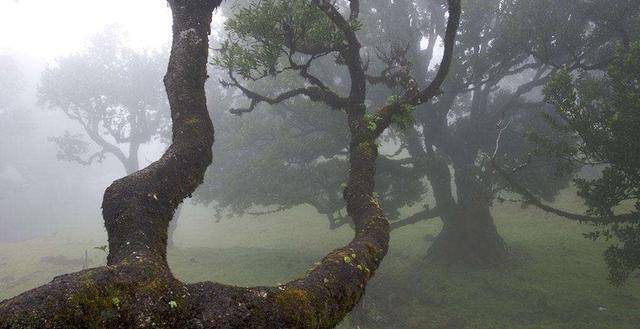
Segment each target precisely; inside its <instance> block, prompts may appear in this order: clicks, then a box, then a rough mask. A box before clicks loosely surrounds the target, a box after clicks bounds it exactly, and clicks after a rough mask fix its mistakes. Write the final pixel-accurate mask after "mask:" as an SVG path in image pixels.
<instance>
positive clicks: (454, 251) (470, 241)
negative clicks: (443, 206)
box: [427, 209, 510, 267]
mask: <svg viewBox="0 0 640 329" xmlns="http://www.w3.org/2000/svg"><path fill="white" fill-rule="evenodd" d="M467 213H468V212H467ZM509 258H510V253H509V249H508V248H507V244H506V243H505V242H504V239H502V237H501V236H500V234H498V230H497V229H496V226H495V224H494V223H493V217H491V214H490V213H489V211H488V209H485V210H483V211H478V212H475V214H474V215H469V214H466V215H458V216H456V217H452V218H449V220H446V219H445V224H444V226H443V228H442V231H441V232H440V234H439V235H438V236H437V237H436V239H435V241H434V242H433V244H432V245H431V247H430V248H429V250H428V252H427V259H428V260H430V261H432V262H435V263H439V264H444V265H463V266H464V265H466V266H480V267H484V266H490V265H496V264H501V263H504V262H506V261H507V260H509Z"/></svg>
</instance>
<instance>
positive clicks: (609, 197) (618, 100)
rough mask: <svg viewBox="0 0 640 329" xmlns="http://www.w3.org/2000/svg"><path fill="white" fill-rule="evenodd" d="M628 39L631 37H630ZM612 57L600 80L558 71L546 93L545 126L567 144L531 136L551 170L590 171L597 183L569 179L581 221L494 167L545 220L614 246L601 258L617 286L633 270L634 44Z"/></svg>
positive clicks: (638, 245) (638, 62)
mask: <svg viewBox="0 0 640 329" xmlns="http://www.w3.org/2000/svg"><path fill="white" fill-rule="evenodd" d="M630 38H631V37H630ZM623 45H624V46H623V47H621V48H620V49H619V50H618V52H617V53H616V55H615V57H614V58H613V60H612V61H611V63H610V65H609V66H608V69H607V70H606V74H605V75H602V74H601V73H600V72H597V73H595V74H591V73H588V72H586V71H582V72H580V74H577V75H572V74H570V72H569V71H567V70H561V71H560V72H558V73H557V74H556V75H555V76H554V77H553V79H552V80H551V81H550V82H549V83H548V84H547V85H546V87H545V90H544V91H545V100H546V101H547V102H548V103H549V104H551V105H553V107H554V108H555V114H556V116H554V117H551V116H549V117H548V123H549V125H550V126H551V127H553V128H555V129H556V130H557V131H559V132H560V133H562V134H566V135H569V137H570V138H567V139H566V140H568V141H570V142H564V143H557V142H556V140H554V139H552V138H549V137H548V136H546V135H544V134H541V133H540V132H539V131H534V132H533V133H532V134H531V138H532V139H533V140H534V141H535V142H536V143H537V144H538V145H539V150H538V153H539V154H543V155H546V156H548V157H551V158H553V159H555V160H556V164H557V166H556V168H557V170H558V171H566V170H571V169H572V168H582V167H584V166H597V167H600V168H602V172H601V174H600V175H598V176H597V177H596V178H583V177H578V178H576V179H575V180H574V182H575V185H576V187H577V190H578V191H577V193H578V195H579V196H580V197H581V198H582V199H584V201H585V203H586V205H587V207H588V209H587V212H586V214H585V215H582V214H574V213H570V212H567V211H564V210H560V209H556V208H553V207H552V206H549V205H547V204H545V203H543V202H542V201H541V200H539V199H537V198H536V196H535V195H534V194H533V193H531V192H530V191H529V190H528V189H527V188H526V187H525V186H522V185H521V184H519V183H518V182H517V180H516V179H514V178H513V177H512V176H513V175H512V174H511V173H510V172H509V171H507V170H505V169H503V168H500V167H498V170H500V171H501V172H502V174H503V175H504V177H506V178H507V179H508V180H510V182H511V183H512V184H513V187H514V190H516V191H517V192H519V193H521V194H522V195H523V196H524V198H525V199H524V201H525V202H526V203H528V204H533V205H535V206H537V207H539V208H541V209H543V210H546V211H549V212H551V213H554V214H557V215H560V216H563V217H566V218H569V219H573V220H578V221H581V222H586V223H591V224H593V225H595V226H596V230H595V231H594V232H592V233H590V234H587V237H589V238H592V239H594V240H596V239H598V238H601V237H604V238H606V239H607V240H608V239H615V241H617V242H618V243H616V244H613V245H611V246H610V247H609V248H608V249H607V250H606V252H605V259H606V261H607V264H608V265H609V269H610V272H609V278H610V280H611V282H612V283H614V284H622V283H623V282H625V280H626V279H627V278H628V277H629V275H631V274H632V273H633V272H634V271H637V270H638V269H640V213H639V211H640V132H639V130H638V127H640V81H639V80H638V79H639V78H640V42H633V39H631V41H629V43H627V42H626V41H625V40H623Z"/></svg>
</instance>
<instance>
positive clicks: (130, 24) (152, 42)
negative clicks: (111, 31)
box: [0, 0, 171, 61]
mask: <svg viewBox="0 0 640 329" xmlns="http://www.w3.org/2000/svg"><path fill="white" fill-rule="evenodd" d="M109 24H119V25H121V26H123V27H124V30H126V31H128V33H129V39H130V42H131V45H132V46H133V47H135V48H157V47H161V46H162V45H165V44H168V42H169V40H170V33H171V12H170V10H169V8H168V7H167V2H166V1H165V0H0V52H4V51H11V52H20V53H23V54H29V55H31V56H34V57H41V58H42V59H45V60H47V61H50V60H52V59H54V58H56V57H59V56H60V55H63V54H66V53H69V52H72V51H75V50H79V49H82V47H83V46H84V45H86V42H87V38H88V37H89V36H91V35H92V34H95V33H98V32H100V31H101V30H102V29H103V28H104V27H105V26H106V25H109Z"/></svg>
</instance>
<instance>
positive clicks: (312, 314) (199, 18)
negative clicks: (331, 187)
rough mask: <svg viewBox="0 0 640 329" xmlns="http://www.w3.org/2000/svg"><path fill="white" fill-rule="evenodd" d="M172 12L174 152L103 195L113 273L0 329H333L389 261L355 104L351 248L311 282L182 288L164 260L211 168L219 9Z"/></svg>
mask: <svg viewBox="0 0 640 329" xmlns="http://www.w3.org/2000/svg"><path fill="white" fill-rule="evenodd" d="M168 2H169V5H170V7H171V9H172V13H173V45H172V49H171V57H170V60H169V66H168V70H167V75H166V76H165V86H166V89H167V94H168V97H169V103H170V105H171V116H172V120H173V143H172V145H171V146H170V147H169V148H168V150H167V151H166V152H165V154H164V155H163V156H162V158H161V159H160V160H158V161H156V162H154V163H152V164H151V165H149V166H148V167H147V168H144V169H142V170H140V171H137V172H135V173H133V174H131V175H128V176H126V177H124V178H122V179H120V180H117V181H115V182H114V183H113V184H112V185H111V186H110V187H109V188H107V190H106V192H105V194H104V200H103V217H104V222H105V227H106V229H107V233H108V237H109V256H108V258H107V266H104V267H100V268H94V269H88V270H84V271H81V272H77V273H73V274H67V275H62V276H60V277H57V278H55V279H54V280H53V281H52V282H51V283H49V284H46V285H44V286H41V287H39V288H36V289H33V290H31V291H28V292H25V293H23V294H21V295H19V296H17V297H14V298H12V299H9V300H5V301H3V302H1V303H0V328H153V327H155V328H274V329H275V328H332V327H334V326H335V325H337V324H338V323H339V322H340V321H341V320H342V319H343V318H344V316H345V315H346V314H347V313H348V312H349V311H350V310H351V309H352V308H353V307H354V306H355V305H356V303H357V302H358V300H359V299H360V297H361V296H362V294H363V293H364V288H365V286H366V284H367V282H368V280H369V279H370V278H371V277H372V276H373V274H374V272H375V270H376V269H377V267H378V266H379V264H380V262H381V261H382V258H383V257H384V255H385V254H386V252H387V248H388V241H389V225H388V222H387V220H386V218H385V217H384V212H383V211H382V209H381V208H380V207H379V204H378V201H377V199H376V198H375V197H374V192H373V191H374V189H373V188H374V175H375V160H376V157H377V154H378V150H377V146H376V144H375V137H374V136H371V134H369V132H368V129H367V124H366V122H365V120H364V109H365V107H364V105H363V104H358V105H356V109H355V110H353V111H350V112H349V113H350V114H349V124H350V128H351V131H352V142H351V149H350V160H351V171H350V177H349V184H348V187H347V189H346V191H345V194H344V197H345V200H346V202H347V209H348V213H349V215H350V216H351V217H352V219H353V221H354V224H355V228H356V236H355V238H354V239H353V241H351V242H350V243H349V244H348V245H347V246H345V247H343V248H340V249H337V250H334V251H333V252H331V253H330V254H329V255H327V256H326V257H325V258H324V259H323V260H322V261H321V262H320V263H319V264H318V265H317V266H316V267H314V268H313V269H311V271H310V272H309V274H308V275H307V276H306V277H304V278H301V279H298V280H294V281H291V282H289V283H287V284H284V285H281V286H278V287H255V288H242V287H233V286H225V285H221V284H217V283H212V282H203V283H197V284H183V283H181V282H180V281H178V280H177V279H175V278H174V277H173V275H172V274H171V271H170V269H169V266H168V264H167V260H166V243H167V228H168V225H169V221H170V220H171V218H172V216H173V214H174V210H175V209H176V207H178V205H179V204H180V203H181V202H182V201H183V200H184V199H185V198H186V197H188V196H189V195H190V194H191V193H192V192H193V191H194V190H195V188H196V187H197V186H198V185H199V184H200V183H201V182H202V180H203V176H204V172H205V170H206V168H207V167H208V166H209V164H210V163H211V160H212V145H213V126H212V123H211V120H210V118H209V115H208V112H207V108H206V101H205V92H204V83H205V80H206V78H207V72H206V63H207V57H208V35H209V33H210V23H211V17H212V12H213V10H214V9H215V8H216V7H217V6H218V5H219V4H220V2H221V0H169V1H168ZM359 93H360V91H359V90H358V91H356V92H355V94H356V96H358V95H359Z"/></svg>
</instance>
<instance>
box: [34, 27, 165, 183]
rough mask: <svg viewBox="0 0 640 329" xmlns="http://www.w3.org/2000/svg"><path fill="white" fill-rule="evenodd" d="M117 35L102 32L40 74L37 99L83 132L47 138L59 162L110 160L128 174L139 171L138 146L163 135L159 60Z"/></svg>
mask: <svg viewBox="0 0 640 329" xmlns="http://www.w3.org/2000/svg"><path fill="white" fill-rule="evenodd" d="M122 33H123V32H122V31H121V30H119V29H118V28H115V27H111V28H108V29H107V30H105V31H104V32H103V33H102V34H99V35H96V36H94V37H93V38H92V39H91V44H90V45H89V47H88V48H87V49H86V50H85V51H83V52H81V53H78V54H73V55H70V56H68V57H64V58H60V59H58V61H57V62H56V64H55V65H53V66H51V67H49V68H48V69H46V70H45V72H44V73H43V75H42V79H41V82H40V87H39V90H38V97H39V102H40V103H42V104H44V105H46V106H49V107H51V108H54V109H56V110H60V111H62V112H63V113H64V114H65V115H66V116H67V117H68V118H69V119H71V120H73V121H75V122H76V123H78V124H79V126H80V128H81V129H82V130H83V132H84V133H83V134H74V133H70V132H69V131H67V132H65V134H64V135H62V136H59V137H52V138H51V140H52V141H53V142H54V143H55V144H56V145H57V146H58V157H59V158H60V159H61V160H65V161H72V162H77V163H80V164H83V165H91V164H92V163H95V162H101V161H103V160H104V159H105V158H106V157H107V156H113V157H115V158H116V159H117V160H118V161H119V162H120V163H121V164H122V165H123V167H124V169H125V172H126V173H127V174H130V173H132V172H135V171H137V170H138V169H140V160H139V158H138V152H139V149H140V146H141V145H143V144H145V143H148V142H151V141H153V140H157V139H160V138H161V137H162V132H163V131H167V129H168V124H169V118H168V114H169V110H168V103H167V101H166V97H165V96H164V95H163V88H162V84H161V83H160V82H161V81H162V79H161V78H162V74H163V73H162V72H163V70H164V67H165V62H164V59H163V56H161V55H160V54H146V53H141V52H136V51H134V50H132V49H130V48H128V47H127V46H125V45H124V43H123V36H122ZM87 138H88V139H89V140H87ZM123 147H126V148H127V149H128V150H127V151H124V150H123Z"/></svg>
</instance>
